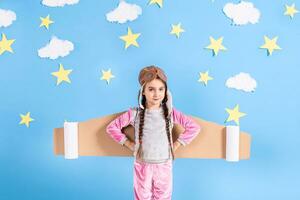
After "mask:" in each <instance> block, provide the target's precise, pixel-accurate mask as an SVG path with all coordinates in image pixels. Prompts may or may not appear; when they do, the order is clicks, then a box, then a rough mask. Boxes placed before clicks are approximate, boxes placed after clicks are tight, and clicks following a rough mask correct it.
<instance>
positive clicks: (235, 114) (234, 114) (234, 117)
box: [225, 104, 246, 125]
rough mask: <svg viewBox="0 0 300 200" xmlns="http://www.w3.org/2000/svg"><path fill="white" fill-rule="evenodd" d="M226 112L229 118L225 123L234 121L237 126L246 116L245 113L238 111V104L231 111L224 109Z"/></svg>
mask: <svg viewBox="0 0 300 200" xmlns="http://www.w3.org/2000/svg"><path fill="white" fill-rule="evenodd" d="M226 112H227V113H228V114H229V116H228V118H227V119H226V121H225V122H230V121H235V123H237V125H239V119H240V118H241V117H243V116H245V115H246V113H242V112H240V111H239V105H238V104H237V105H236V106H235V107H234V109H232V110H231V109H228V108H226Z"/></svg>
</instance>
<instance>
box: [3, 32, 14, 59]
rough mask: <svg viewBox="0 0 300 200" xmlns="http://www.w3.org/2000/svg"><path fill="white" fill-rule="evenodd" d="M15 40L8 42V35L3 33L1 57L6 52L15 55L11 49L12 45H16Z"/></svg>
mask: <svg viewBox="0 0 300 200" xmlns="http://www.w3.org/2000/svg"><path fill="white" fill-rule="evenodd" d="M14 41H15V39H13V40H8V39H7V38H6V35H5V34H4V33H2V40H1V41H0V55H2V54H3V53H4V52H5V51H8V52H11V53H13V50H12V48H11V45H12V43H14Z"/></svg>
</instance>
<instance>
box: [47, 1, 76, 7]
mask: <svg viewBox="0 0 300 200" xmlns="http://www.w3.org/2000/svg"><path fill="white" fill-rule="evenodd" d="M78 2H79V0H43V1H42V4H43V5H45V6H49V7H64V6H65V5H73V4H77V3H78Z"/></svg>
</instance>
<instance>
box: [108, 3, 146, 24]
mask: <svg viewBox="0 0 300 200" xmlns="http://www.w3.org/2000/svg"><path fill="white" fill-rule="evenodd" d="M141 14H142V8H141V7H140V6H138V5H136V4H130V3H126V2H125V1H123V0H121V1H120V3H119V5H118V7H117V8H115V9H114V10H112V11H110V12H109V13H107V14H106V19H107V21H109V22H118V23H120V24H123V23H126V22H127V21H133V20H135V19H137V18H138V16H139V15H141Z"/></svg>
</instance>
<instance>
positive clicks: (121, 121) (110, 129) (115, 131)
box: [106, 109, 133, 145]
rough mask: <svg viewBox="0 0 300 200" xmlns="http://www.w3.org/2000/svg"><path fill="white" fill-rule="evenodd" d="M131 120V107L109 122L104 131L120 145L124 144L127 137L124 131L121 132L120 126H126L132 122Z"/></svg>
mask: <svg viewBox="0 0 300 200" xmlns="http://www.w3.org/2000/svg"><path fill="white" fill-rule="evenodd" d="M132 122H133V117H132V111H131V109H129V110H128V111H127V112H125V113H123V114H121V115H120V116H118V117H117V118H116V119H114V120H113V121H112V122H110V123H109V124H108V126H107V127H106V132H107V133H108V135H109V136H110V137H111V138H112V139H113V140H114V141H116V142H118V143H119V144H121V145H124V143H125V142H126V140H128V138H127V137H126V135H125V134H124V133H122V128H124V127H126V126H128V125H129V124H132Z"/></svg>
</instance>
